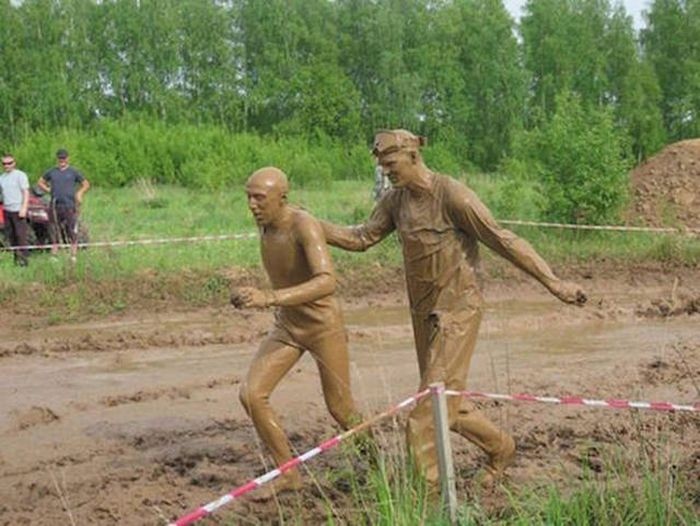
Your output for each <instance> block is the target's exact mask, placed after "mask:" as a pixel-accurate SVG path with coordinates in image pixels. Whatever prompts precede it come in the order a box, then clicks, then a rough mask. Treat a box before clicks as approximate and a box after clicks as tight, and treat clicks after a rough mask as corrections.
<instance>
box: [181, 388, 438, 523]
mask: <svg viewBox="0 0 700 526" xmlns="http://www.w3.org/2000/svg"><path fill="white" fill-rule="evenodd" d="M429 393H430V390H429V389H425V390H423V391H421V392H419V393H417V394H415V395H413V396H411V397H410V398H406V400H404V401H403V402H400V403H398V404H396V405H395V406H394V407H392V408H390V409H388V410H386V411H384V412H383V413H380V414H378V415H376V416H374V417H372V418H371V419H369V420H366V421H364V422H362V423H361V424H360V425H358V426H356V427H353V428H352V429H349V430H348V431H345V432H344V433H341V434H340V435H337V436H335V437H333V438H331V439H329V440H326V441H325V442H323V443H322V444H319V445H318V446H316V447H315V448H313V449H310V450H309V451H307V452H306V453H304V454H303V455H299V456H298V457H295V458H293V459H291V460H289V461H288V462H285V463H284V464H282V465H281V466H278V467H277V468H275V469H273V470H272V471H268V472H267V473H265V474H264V475H261V476H260V477H258V478H256V479H254V480H251V481H250V482H248V483H246V484H243V485H242V486H239V487H237V488H236V489H234V490H232V491H230V492H228V493H227V494H226V495H224V496H223V497H220V498H218V499H217V500H215V501H213V502H210V503H209V504H205V505H204V506H201V507H199V508H197V509H196V510H194V511H192V512H190V513H188V514H187V515H184V516H182V517H180V518H179V519H177V520H176V521H175V522H172V523H170V525H169V526H187V525H189V524H193V523H195V522H197V521H198V520H200V519H202V518H204V517H206V516H207V515H211V514H212V513H214V512H215V511H216V510H218V509H219V508H221V507H222V506H225V505H226V504H229V503H230V502H232V501H233V500H235V499H237V498H238V497H241V496H243V495H245V494H246V493H249V492H251V491H253V490H254V489H257V488H259V487H260V486H262V485H264V484H267V483H268V482H270V481H272V480H274V479H276V478H277V477H279V476H280V475H282V474H283V473H286V472H287V471H289V470H291V469H294V468H295V467H297V466H299V465H300V464H303V463H304V462H306V461H307V460H310V459H312V458H313V457H315V456H316V455H319V454H320V453H323V452H324V451H328V450H329V449H331V448H332V447H334V446H337V445H338V444H339V443H340V442H341V441H343V440H345V439H347V438H348V437H350V436H352V435H354V434H356V433H359V432H360V431H363V430H365V429H367V428H368V427H369V426H371V425H372V424H374V423H376V422H378V421H379V420H382V419H384V418H387V417H389V416H392V415H393V414H395V413H397V412H398V411H400V410H401V409H403V408H405V407H407V406H409V405H411V404H412V403H414V402H416V401H418V400H420V399H421V398H423V397H425V396H427V395H428V394H429Z"/></svg>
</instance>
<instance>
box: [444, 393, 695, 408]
mask: <svg viewBox="0 0 700 526" xmlns="http://www.w3.org/2000/svg"><path fill="white" fill-rule="evenodd" d="M445 394H446V395H447V396H463V397H464V398H491V399H494V400H517V401H521V402H544V403H547V404H560V405H588V406H593V407H609V408H611V409H652V410H655V411H695V412H700V403H697V404H695V405H689V404H686V405H681V404H672V403H669V402H633V401H630V400H618V399H615V398H611V399H607V400H591V399H588V398H583V397H581V396H560V397H554V396H535V395H531V394H512V395H510V394H494V393H479V392H476V391H451V390H448V391H445Z"/></svg>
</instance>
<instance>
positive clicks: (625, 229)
mask: <svg viewBox="0 0 700 526" xmlns="http://www.w3.org/2000/svg"><path fill="white" fill-rule="evenodd" d="M498 222H499V223H501V224H504V225H519V226H536V227H544V228H567V229H572V230H612V231H615V232H652V233H656V234H694V235H697V234H700V228H664V227H649V226H625V225H578V224H571V223H547V222H538V221H522V220H520V219H502V220H499V221H498Z"/></svg>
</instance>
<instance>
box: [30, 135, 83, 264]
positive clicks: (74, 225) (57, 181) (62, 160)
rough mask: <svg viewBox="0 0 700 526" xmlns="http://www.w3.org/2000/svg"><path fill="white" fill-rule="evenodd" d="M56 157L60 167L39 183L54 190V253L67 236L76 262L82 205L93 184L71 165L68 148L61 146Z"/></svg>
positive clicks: (46, 174) (49, 189) (51, 213)
mask: <svg viewBox="0 0 700 526" xmlns="http://www.w3.org/2000/svg"><path fill="white" fill-rule="evenodd" d="M56 159H57V166H55V167H54V168H51V169H50V170H49V171H47V172H46V173H45V174H44V175H42V176H41V179H39V182H38V183H37V184H38V186H39V188H41V189H42V190H44V191H45V192H48V191H51V209H50V218H49V224H50V228H49V230H50V234H51V242H52V244H53V246H52V247H51V253H52V254H54V255H55V254H56V253H57V252H58V243H59V242H60V241H61V240H62V239H65V240H67V241H69V242H70V254H71V261H75V259H76V256H77V253H78V209H79V208H78V207H79V206H80V204H81V203H82V201H83V195H84V194H85V192H87V191H88V189H89V188H90V183H89V182H88V180H87V179H85V177H83V174H81V173H80V172H79V171H78V170H76V169H75V168H73V167H72V166H69V165H68V151H67V150H65V149H63V148H61V149H59V150H58V151H57V152H56ZM78 185H80V186H78ZM76 187H78V189H77V191H76Z"/></svg>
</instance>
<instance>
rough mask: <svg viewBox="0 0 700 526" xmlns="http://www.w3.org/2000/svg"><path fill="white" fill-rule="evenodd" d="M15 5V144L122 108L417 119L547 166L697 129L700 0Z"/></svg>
mask: <svg viewBox="0 0 700 526" xmlns="http://www.w3.org/2000/svg"><path fill="white" fill-rule="evenodd" d="M0 17H1V18H2V20H3V31H2V32H0V49H1V50H2V51H1V53H2V61H3V65H4V67H5V71H4V74H3V75H0V132H1V133H2V137H3V140H4V141H5V143H6V144H16V143H19V142H21V141H23V140H24V139H26V138H27V137H28V136H31V135H32V134H35V133H37V132H42V131H46V130H55V129H60V128H63V129H66V128H69V129H74V130H80V131H82V132H85V131H88V132H89V130H90V129H92V128H94V127H95V126H100V125H101V123H104V122H108V121H114V120H117V121H119V120H121V119H123V118H126V119H134V118H137V119H143V120H145V121H147V122H153V121H156V120H157V121H158V122H160V123H164V124H166V125H189V126H192V125H194V126H199V125H205V126H206V125H212V126H214V127H216V128H223V129H225V130H227V131H228V132H230V133H234V134H235V133H242V134H257V135H261V136H270V137H290V136H291V137H300V138H304V139H306V140H310V141H320V142H321V143H323V141H327V140H332V141H339V142H343V143H346V144H347V143H350V142H353V143H362V144H366V143H367V141H368V140H369V139H370V138H371V136H372V134H373V132H374V131H375V130H376V129H378V128H383V127H392V128H393V127H405V128H409V129H411V130H413V131H415V132H417V133H421V134H424V135H426V136H427V137H428V138H429V140H430V141H431V143H432V144H434V145H437V146H438V147H441V146H444V147H445V148H449V149H450V150H451V151H452V152H456V155H457V157H458V161H459V163H460V165H461V166H472V167H475V168H478V169H480V170H485V171H491V170H494V169H497V168H499V167H500V168H502V167H504V166H506V165H507V166H508V167H509V169H512V170H514V171H515V172H517V171H518V166H520V168H521V169H522V167H523V166H527V167H528V170H529V172H530V173H532V172H533V171H535V172H537V171H538V170H539V171H542V170H544V171H546V169H547V168H546V166H547V165H548V163H549V164H550V165H551V164H552V163H554V162H562V158H561V155H559V154H560V153H561V154H562V155H563V153H562V152H558V151H556V144H555V145H554V149H555V151H553V152H552V151H549V150H550V146H551V143H547V142H546V141H547V140H549V141H551V140H555V141H556V140H561V141H570V140H572V139H573V140H576V139H577V138H579V135H577V133H578V132H580V133H584V134H586V133H587V134H588V135H590V138H589V140H587V141H584V144H583V145H582V148H581V150H583V151H585V150H586V148H587V145H588V144H598V147H599V148H608V149H609V150H610V149H612V150H614V152H613V154H612V156H613V157H615V158H616V159H622V160H623V161H625V162H627V163H628V164H630V163H633V162H636V161H639V160H641V159H643V158H645V157H647V156H649V155H651V154H653V153H655V152H656V151H657V150H659V149H660V148H661V147H662V146H663V145H664V144H666V143H668V142H673V141H676V140H679V139H683V138H687V137H693V136H696V135H698V132H699V131H700V129H699V128H700V116H699V115H698V110H699V109H700V46H698V45H697V42H700V0H653V1H652V2H651V4H650V5H649V7H648V10H647V13H646V20H645V26H644V27H643V28H641V30H639V31H638V32H637V31H635V28H634V27H633V21H632V18H631V17H630V16H629V15H628V14H627V13H626V12H625V10H624V8H623V7H622V5H621V4H619V3H612V2H611V1H610V0H528V2H527V3H526V4H525V6H524V9H523V15H522V18H521V20H520V23H519V24H516V23H515V21H514V20H513V18H512V17H511V15H510V14H509V13H508V12H507V11H506V9H505V8H504V5H503V3H502V0H24V1H22V2H15V1H12V0H0ZM590 126H592V127H593V129H592V130H591V129H589V128H588V127H590ZM572 127H573V128H574V129H575V130H577V131H576V133H573V132H572ZM572 133H573V135H572ZM609 157H610V155H609V152H603V153H601V154H600V155H599V156H597V157H596V158H595V159H593V163H594V164H595V163H598V164H602V165H605V164H607V163H608V162H609ZM581 160H582V161H586V159H585V158H584V159H581ZM568 162H572V163H575V162H576V160H575V159H574V160H570V161H568ZM518 163H520V164H518ZM533 163H534V164H533ZM538 163H539V164H538ZM536 164H537V165H538V166H539V168H533V166H535V165H536ZM620 167H622V165H620ZM621 169H622V168H621ZM526 171H527V170H526ZM540 175H542V174H540ZM547 177H548V176H547V175H546V174H544V175H542V177H541V180H543V181H546V180H547ZM603 179H605V177H603Z"/></svg>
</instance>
